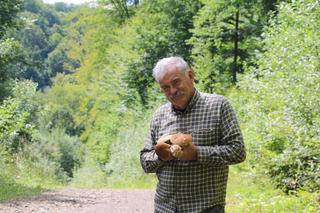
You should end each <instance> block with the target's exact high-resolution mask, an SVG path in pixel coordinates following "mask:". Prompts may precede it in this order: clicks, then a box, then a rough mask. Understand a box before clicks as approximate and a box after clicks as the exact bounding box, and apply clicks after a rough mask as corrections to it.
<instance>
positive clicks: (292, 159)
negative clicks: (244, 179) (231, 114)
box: [230, 0, 320, 192]
mask: <svg viewBox="0 0 320 213" xmlns="http://www.w3.org/2000/svg"><path fill="white" fill-rule="evenodd" d="M319 6H320V5H319V2H314V1H311V0H310V1H309V0H298V1H294V2H292V3H282V4H281V5H280V6H279V14H278V15H277V17H276V18H275V19H274V20H273V21H272V22H271V23H270V27H269V28H268V29H266V33H265V35H264V44H265V46H264V49H265V52H264V53H263V54H262V55H261V56H260V57H259V59H258V65H259V67H258V68H251V71H250V73H249V74H247V75H244V76H242V79H241V81H240V82H239V87H240V90H241V92H234V93H231V94H230V97H231V99H232V101H233V102H234V105H235V106H236V108H237V109H238V110H239V113H238V114H239V117H240V119H241V122H242V123H243V130H244V135H245V139H246V141H247V144H248V152H249V155H248V159H249V161H250V162H251V165H252V166H255V167H261V168H262V169H263V170H264V171H265V172H267V173H268V174H269V175H270V176H271V177H272V179H273V180H274V183H275V185H276V186H278V187H280V188H282V189H283V190H284V191H286V192H289V191H292V190H297V189H298V188H305V189H307V190H309V191H319V190H320V179H319V177H320V168H319V165H320V152H319V150H320V144H319V141H320V96H319V94H320V90H319V85H320V72H319V68H320V64H319V61H320V55H319V47H320V33H319V31H318V30H317V29H318V27H319V26H320V19H319V17H320V7H319Z"/></svg>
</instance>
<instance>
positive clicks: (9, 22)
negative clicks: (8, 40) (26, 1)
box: [0, 0, 22, 39]
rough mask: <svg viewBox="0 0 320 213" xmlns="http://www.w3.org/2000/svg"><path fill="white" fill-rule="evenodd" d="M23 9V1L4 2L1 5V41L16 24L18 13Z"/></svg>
mask: <svg viewBox="0 0 320 213" xmlns="http://www.w3.org/2000/svg"><path fill="white" fill-rule="evenodd" d="M21 7H22V0H2V1H1V4H0V11H1V13H0V39H1V38H2V37H3V36H4V35H5V33H6V31H7V30H8V29H9V28H11V27H13V26H14V25H15V24H16V21H17V20H16V17H17V13H18V12H19V11H20V9H21Z"/></svg>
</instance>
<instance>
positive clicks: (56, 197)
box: [0, 188, 154, 213]
mask: <svg viewBox="0 0 320 213" xmlns="http://www.w3.org/2000/svg"><path fill="white" fill-rule="evenodd" d="M153 198H154V190H148V189H74V188H64V189H59V190H54V191H48V192H45V193H43V194H42V195H40V196H37V197H32V198H26V199H18V200H11V201H7V202H4V203H0V212H1V213H2V212H3V213H31V212H32V213H72V212H77V213H102V212H103V213H137V212H143V213H148V212H153V211H154V209H153Z"/></svg>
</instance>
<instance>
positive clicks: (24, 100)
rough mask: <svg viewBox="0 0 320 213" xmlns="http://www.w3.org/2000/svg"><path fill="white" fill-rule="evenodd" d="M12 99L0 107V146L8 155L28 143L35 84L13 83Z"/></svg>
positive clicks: (31, 129) (26, 82)
mask: <svg viewBox="0 0 320 213" xmlns="http://www.w3.org/2000/svg"><path fill="white" fill-rule="evenodd" d="M14 84H15V86H13V92H12V94H13V95H12V97H11V98H7V99H6V100H4V102H3V103H2V105H0V121H1V122H0V145H1V146H2V148H4V149H5V150H6V152H8V154H13V153H17V152H18V151H19V149H21V148H23V147H24V146H25V144H26V143H28V142H29V141H30V137H31V134H32V132H33V128H34V127H33V126H32V124H31V123H30V121H31V117H30V116H31V114H32V113H33V112H34V111H35V109H36V107H35V103H34V102H33V101H32V100H33V96H34V95H35V84H33V83H32V82H29V81H25V82H20V83H14Z"/></svg>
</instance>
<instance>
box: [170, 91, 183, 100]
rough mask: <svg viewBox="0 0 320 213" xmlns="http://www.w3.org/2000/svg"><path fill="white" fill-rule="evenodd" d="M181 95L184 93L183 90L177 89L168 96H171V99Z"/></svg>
mask: <svg viewBox="0 0 320 213" xmlns="http://www.w3.org/2000/svg"><path fill="white" fill-rule="evenodd" d="M183 95H184V93H183V92H181V91H177V92H175V93H174V94H172V95H171V96H170V98H171V99H177V98H180V97H181V96H183Z"/></svg>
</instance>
